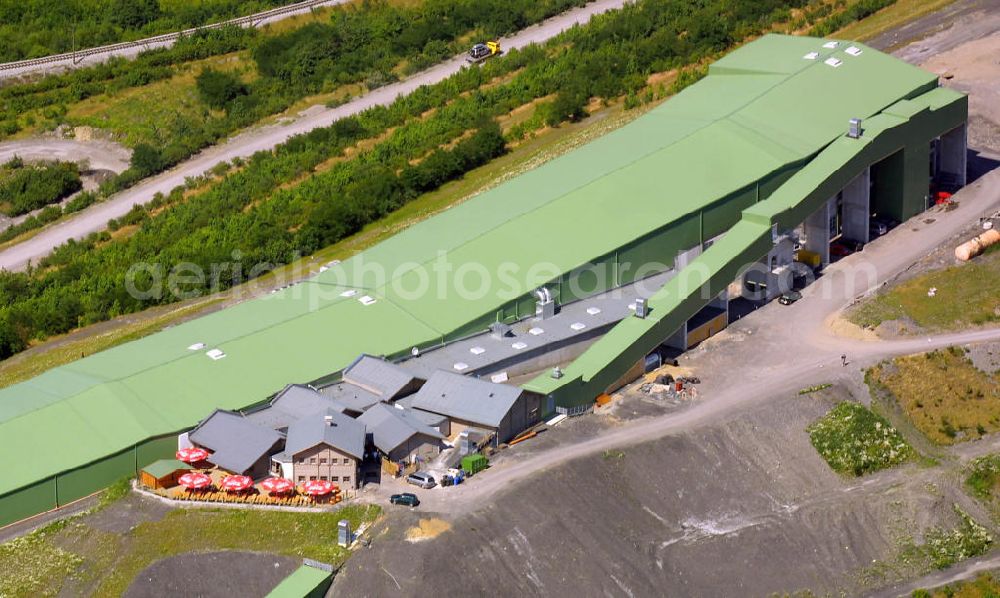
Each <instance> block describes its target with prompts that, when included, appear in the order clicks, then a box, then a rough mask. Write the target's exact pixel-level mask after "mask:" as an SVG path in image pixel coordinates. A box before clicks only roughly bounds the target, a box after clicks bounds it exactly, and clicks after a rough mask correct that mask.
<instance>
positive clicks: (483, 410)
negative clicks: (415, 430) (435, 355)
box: [413, 371, 524, 428]
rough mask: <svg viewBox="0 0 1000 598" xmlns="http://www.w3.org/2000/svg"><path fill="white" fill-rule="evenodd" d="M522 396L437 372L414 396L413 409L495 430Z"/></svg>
mask: <svg viewBox="0 0 1000 598" xmlns="http://www.w3.org/2000/svg"><path fill="white" fill-rule="evenodd" d="M522 393H524V391H523V390H521V389H520V388H518V387H517V386H511V385H509V384H494V383H492V382H486V381H483V380H478V379H476V378H470V377H468V376H463V375H461V374H454V373H452V372H445V371H438V372H434V374H433V375H432V376H431V377H430V379H428V380H427V383H426V384H424V386H423V387H422V388H421V389H420V390H419V391H417V394H415V395H414V399H413V406H414V407H415V408H417V409H423V410H424V411H431V412H433V413H439V414H441V415H447V416H448V417H450V418H453V419H460V420H462V421H467V422H471V423H474V424H479V425H482V426H489V427H492V428H496V427H498V426H499V425H500V422H502V421H503V418H504V417H506V415H507V413H508V412H509V411H510V409H511V407H513V406H514V403H515V402H517V399H518V397H520V396H521V394H522Z"/></svg>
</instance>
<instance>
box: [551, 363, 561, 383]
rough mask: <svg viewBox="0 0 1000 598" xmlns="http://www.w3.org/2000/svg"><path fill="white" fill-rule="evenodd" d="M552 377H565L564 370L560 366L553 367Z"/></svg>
mask: <svg viewBox="0 0 1000 598" xmlns="http://www.w3.org/2000/svg"><path fill="white" fill-rule="evenodd" d="M552 377H553V378H555V379H556V380H558V379H559V378H562V377H563V371H562V370H561V369H559V366H556V367H554V368H552Z"/></svg>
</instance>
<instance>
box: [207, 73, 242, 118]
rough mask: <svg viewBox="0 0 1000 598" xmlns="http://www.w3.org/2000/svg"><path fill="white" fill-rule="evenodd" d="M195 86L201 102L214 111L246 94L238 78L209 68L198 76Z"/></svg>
mask: <svg viewBox="0 0 1000 598" xmlns="http://www.w3.org/2000/svg"><path fill="white" fill-rule="evenodd" d="M195 86H196V87H197V88H198V95H199V96H200V97H201V101H203V102H205V103H206V104H208V105H209V106H211V107H212V108H216V109H222V108H225V107H226V105H227V104H229V102H232V101H233V100H235V99H236V98H238V97H239V96H242V95H246V93H247V88H246V86H245V85H243V82H242V81H240V80H239V78H237V77H235V76H233V75H231V74H229V73H223V72H221V71H217V70H215V69H211V68H207V69H205V70H203V71H202V72H201V73H199V74H198V77H197V78H196V79H195Z"/></svg>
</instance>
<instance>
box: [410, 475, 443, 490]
mask: <svg viewBox="0 0 1000 598" xmlns="http://www.w3.org/2000/svg"><path fill="white" fill-rule="evenodd" d="M406 482H407V483H408V484H413V485H414V486H419V487H421V488H423V489H424V490H427V489H429V488H433V487H434V486H437V481H435V480H434V476H432V475H431V474H429V473H424V472H422V471H417V472H414V473H411V474H410V475H408V476H406Z"/></svg>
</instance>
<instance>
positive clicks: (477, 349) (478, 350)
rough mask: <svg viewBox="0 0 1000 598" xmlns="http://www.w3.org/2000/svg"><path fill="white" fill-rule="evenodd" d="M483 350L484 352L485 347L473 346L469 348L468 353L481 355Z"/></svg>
mask: <svg viewBox="0 0 1000 598" xmlns="http://www.w3.org/2000/svg"><path fill="white" fill-rule="evenodd" d="M485 352H486V349H484V348H482V347H473V348H471V349H469V353H472V354H473V355H482V354H483V353H485Z"/></svg>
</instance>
